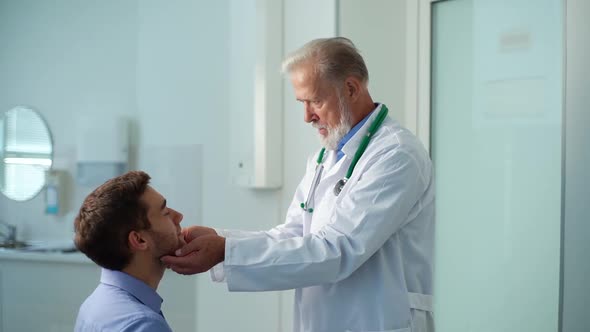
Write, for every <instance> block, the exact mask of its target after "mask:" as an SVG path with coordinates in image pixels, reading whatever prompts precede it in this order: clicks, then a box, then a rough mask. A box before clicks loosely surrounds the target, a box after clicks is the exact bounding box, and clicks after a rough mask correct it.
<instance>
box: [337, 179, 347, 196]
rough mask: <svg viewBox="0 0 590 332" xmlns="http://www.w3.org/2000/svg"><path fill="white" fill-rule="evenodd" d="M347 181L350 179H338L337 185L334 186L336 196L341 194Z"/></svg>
mask: <svg viewBox="0 0 590 332" xmlns="http://www.w3.org/2000/svg"><path fill="white" fill-rule="evenodd" d="M346 181H348V179H347V178H343V179H340V181H338V183H336V185H335V186H334V195H335V196H338V195H340V192H341V191H342V188H344V185H345V184H346Z"/></svg>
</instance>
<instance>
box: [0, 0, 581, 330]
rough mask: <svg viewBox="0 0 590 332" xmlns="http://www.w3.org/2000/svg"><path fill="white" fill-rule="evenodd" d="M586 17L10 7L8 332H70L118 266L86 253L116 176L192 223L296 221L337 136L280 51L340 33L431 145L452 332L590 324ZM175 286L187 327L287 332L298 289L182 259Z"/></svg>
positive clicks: (379, 96) (2, 33)
mask: <svg viewBox="0 0 590 332" xmlns="http://www.w3.org/2000/svg"><path fill="white" fill-rule="evenodd" d="M589 14H590V2H588V1H586V0H510V1H509V0H445V1H430V0H363V1H360V0H321V1H317V0H173V1H165V2H164V1H155V0H126V1H115V0H104V1H76V0H55V1H38V0H0V45H1V48H0V114H2V115H1V116H0V128H1V129H0V133H2V135H0V157H2V160H0V161H1V163H0V170H1V171H2V174H0V183H1V186H0V187H1V189H2V193H3V195H0V222H1V223H2V224H0V246H1V247H2V248H0V331H4V332H14V331H27V332H30V331H71V330H72V329H73V326H74V320H75V317H76V314H77V310H78V307H79V305H80V304H81V303H82V301H83V300H84V299H85V298H86V297H87V296H88V295H89V294H90V292H92V290H93V289H94V288H95V287H96V285H97V283H98V279H99V274H100V270H99V268H98V267H97V266H95V265H94V264H93V263H92V262H91V261H90V260H88V259H87V258H86V257H85V256H84V255H82V254H81V253H79V252H70V251H71V248H72V243H71V242H72V241H71V239H72V234H73V220H74V216H75V214H76V212H77V210H78V208H79V207H80V204H81V202H82V200H83V199H84V197H85V196H86V195H87V194H88V193H89V192H90V191H91V190H92V189H94V187H96V186H97V185H98V184H100V183H101V181H104V179H105V177H108V176H109V175H112V174H119V173H120V172H122V171H124V170H127V169H142V170H145V171H147V172H148V173H149V174H150V175H151V176H152V183H153V185H154V187H155V188H157V189H158V190H159V191H160V192H161V193H162V194H164V195H165V196H166V197H167V199H168V203H169V206H171V207H174V208H176V209H177V210H179V211H181V212H182V213H183V214H184V221H183V223H184V225H197V224H204V225H207V226H212V227H220V228H241V229H251V230H258V229H267V228H270V227H272V226H274V225H276V224H278V223H280V222H281V221H282V219H283V218H284V214H285V211H286V209H287V206H288V204H289V203H290V201H291V195H292V192H293V190H294V188H295V187H296V185H297V183H298V181H299V179H300V177H301V176H302V174H303V172H304V165H305V161H306V160H307V156H308V155H309V154H311V153H312V152H314V151H317V150H318V149H319V141H318V140H317V138H316V137H315V136H316V134H315V133H314V131H313V129H312V128H311V126H309V125H308V124H306V123H304V122H303V112H302V108H301V105H300V104H299V103H298V102H297V101H296V100H295V97H294V95H293V92H292V89H291V86H290V85H289V83H288V81H287V80H286V79H285V78H283V77H282V76H281V74H280V61H281V58H282V57H283V56H284V55H286V54H287V53H288V52H290V51H292V50H294V49H296V48H298V47H299V46H301V45H303V44H304V43H305V42H307V41H309V40H311V39H313V38H319V37H330V36H338V35H339V36H345V37H348V38H350V39H351V40H353V42H355V44H356V45H357V47H358V48H359V49H360V50H361V52H362V54H363V56H364V57H365V60H366V62H367V66H368V68H369V75H370V83H369V88H370V91H371V93H372V95H373V97H374V99H375V100H377V101H380V102H384V103H385V104H387V105H388V107H389V109H390V112H391V113H390V116H393V117H395V118H396V119H397V120H398V121H400V122H401V123H402V124H404V125H405V126H407V127H408V128H409V129H411V130H412V131H414V132H415V133H416V134H417V135H418V136H419V137H420V138H421V139H422V141H423V143H424V144H425V146H427V147H428V149H429V151H430V154H431V157H432V160H433V163H434V166H435V176H436V188H437V189H436V197H437V198H436V200H437V201H436V225H437V226H436V228H437V229H436V245H435V249H436V250H435V251H436V252H435V255H436V260H435V264H436V266H435V275H434V285H435V294H434V299H435V300H434V301H435V303H434V305H435V314H434V316H435V321H436V325H437V330H438V331H442V332H447V331H459V332H463V331H464V332H498V331H515V332H516V331H518V332H523V331H535V332H540V331H546V332H550V331H567V332H570V331H571V332H573V331H580V332H582V331H590V323H588V320H587V318H586V316H587V313H588V312H589V311H588V310H589V309H588V308H589V307H590V287H589V286H588V280H590V263H589V260H588V259H587V254H586V253H587V252H589V251H590V245H589V243H588V241H587V240H586V237H587V235H588V234H590V226H589V223H588V222H587V221H588V220H589V219H590V210H589V209H588V207H587V206H588V204H587V200H588V197H590V192H589V189H588V188H590V181H589V176H588V174H587V171H586V170H587V169H588V168H589V167H590V152H589V150H588V149H587V145H586V144H587V142H589V141H590V134H589V132H590V131H588V130H587V129H588V123H590V115H589V114H590V113H589V112H588V109H589V108H590V94H589V93H588V91H589V88H590V79H589V77H590V60H589V59H590V46H589V45H590V43H589V41H590V23H588V20H587V19H586V17H587V16H588V15H589ZM368 208H370V207H368ZM19 247H20V248H19ZM373 286H374V285H367V287H373ZM158 291H159V293H160V294H161V295H162V297H163V298H164V304H163V311H164V312H165V313H166V318H167V320H168V322H169V323H170V326H171V327H172V328H173V329H174V330H175V331H199V332H201V331H257V332H261V331H269V332H270V331H291V326H292V310H293V305H292V292H291V291H284V292H269V293H230V292H228V291H227V289H226V287H225V285H224V284H214V283H212V282H210V280H209V275H208V274H202V275H197V276H180V275H176V274H175V273H174V272H172V271H167V272H166V274H165V276H164V280H163V282H162V284H161V286H160V288H159V290H158Z"/></svg>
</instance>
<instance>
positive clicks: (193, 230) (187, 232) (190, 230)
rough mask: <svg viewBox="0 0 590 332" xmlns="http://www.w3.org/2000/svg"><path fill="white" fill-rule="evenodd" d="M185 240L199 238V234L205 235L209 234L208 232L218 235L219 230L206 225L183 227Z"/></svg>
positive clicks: (189, 240)
mask: <svg viewBox="0 0 590 332" xmlns="http://www.w3.org/2000/svg"><path fill="white" fill-rule="evenodd" d="M181 233H182V235H183V237H184V240H185V241H186V242H191V241H192V240H194V239H196V238H198V237H199V236H203V235H208V234H213V235H216V234H217V232H216V231H215V230H214V229H213V228H210V227H205V226H191V227H186V228H183V229H182V231H181Z"/></svg>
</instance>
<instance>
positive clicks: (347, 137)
mask: <svg viewBox="0 0 590 332" xmlns="http://www.w3.org/2000/svg"><path fill="white" fill-rule="evenodd" d="M374 111H375V110H373V111H371V113H369V114H367V116H365V117H364V119H362V120H361V121H359V123H357V124H356V125H355V126H354V127H352V129H351V130H350V131H349V132H348V134H346V135H344V137H342V138H341V139H340V142H338V148H337V149H336V154H337V156H338V159H340V158H342V157H343V156H344V152H342V151H341V150H342V147H343V146H344V145H345V144H346V143H347V142H348V141H349V140H350V139H351V138H352V136H354V134H356V132H357V131H359V129H361V127H362V126H363V125H364V124H365V122H367V120H369V118H370V117H371V114H373V112H374Z"/></svg>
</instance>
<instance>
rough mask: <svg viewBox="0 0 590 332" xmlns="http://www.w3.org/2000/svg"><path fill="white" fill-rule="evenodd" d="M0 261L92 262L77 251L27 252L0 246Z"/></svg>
mask: <svg viewBox="0 0 590 332" xmlns="http://www.w3.org/2000/svg"><path fill="white" fill-rule="evenodd" d="M0 261H36V262H55V263H73V264H94V262H93V261H91V260H90V259H89V258H88V257H86V255H84V254H83V253H81V252H79V251H77V252H67V253H64V252H52V251H49V252H38V251H34V252H29V251H23V250H15V249H3V248H0Z"/></svg>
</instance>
